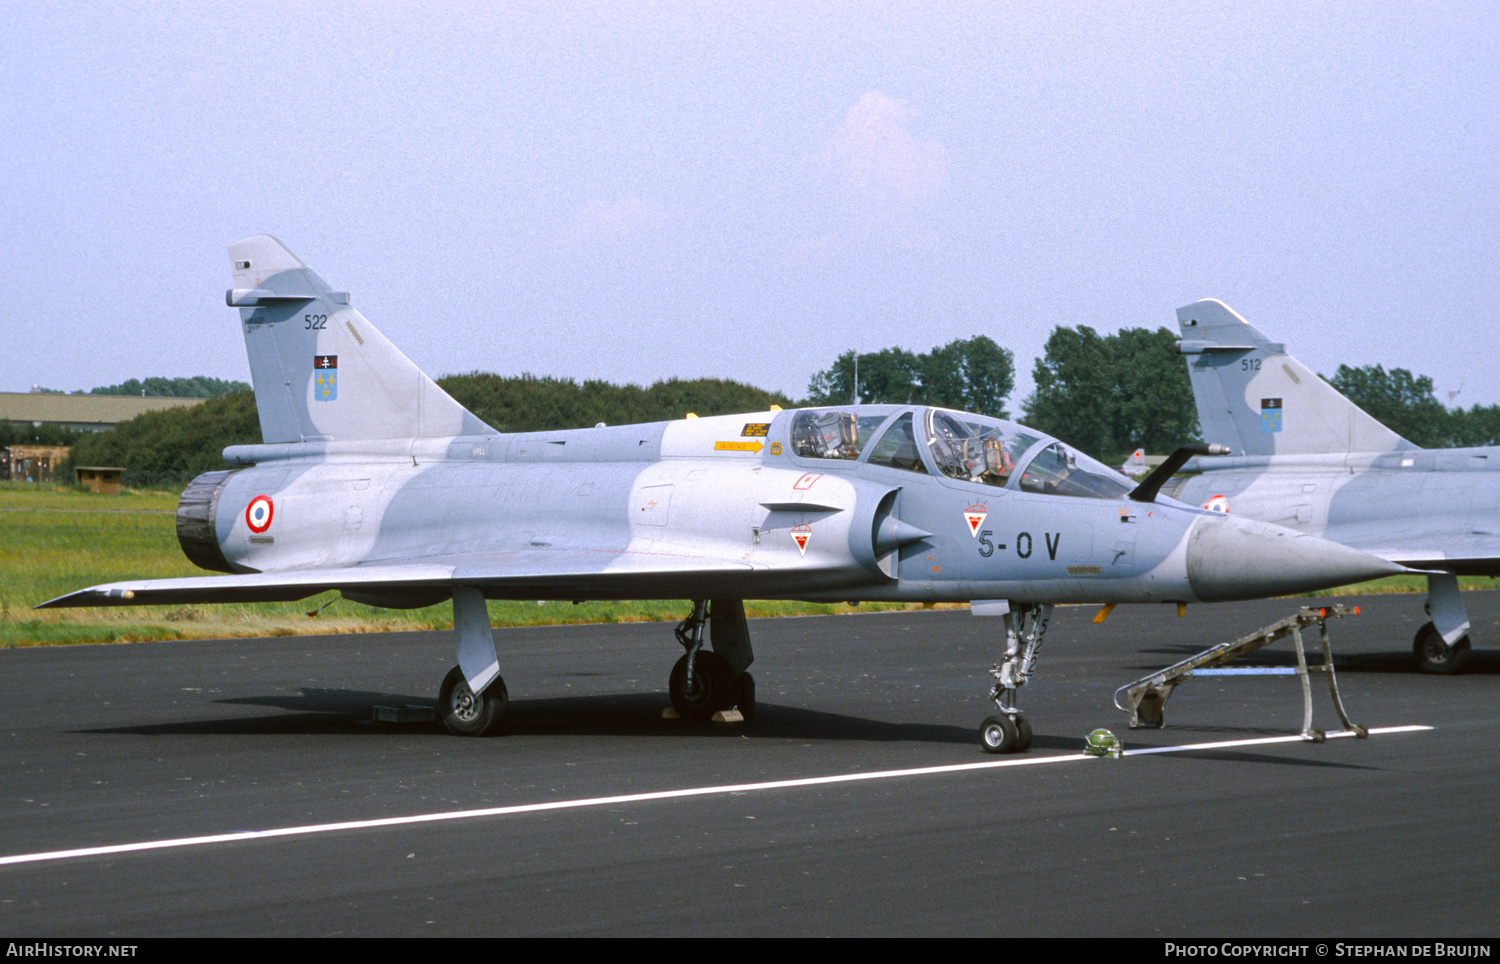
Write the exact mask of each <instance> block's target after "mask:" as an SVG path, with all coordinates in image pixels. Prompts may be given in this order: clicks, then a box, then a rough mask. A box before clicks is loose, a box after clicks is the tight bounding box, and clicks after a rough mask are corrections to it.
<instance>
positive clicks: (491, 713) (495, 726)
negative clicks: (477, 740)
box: [438, 666, 510, 736]
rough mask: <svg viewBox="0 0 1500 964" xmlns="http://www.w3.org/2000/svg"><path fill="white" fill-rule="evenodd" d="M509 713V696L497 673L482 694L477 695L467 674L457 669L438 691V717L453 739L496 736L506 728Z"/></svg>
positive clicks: (503, 681)
mask: <svg viewBox="0 0 1500 964" xmlns="http://www.w3.org/2000/svg"><path fill="white" fill-rule="evenodd" d="M509 711H510V694H509V693H507V692H506V691H505V680H503V679H501V678H500V676H499V675H498V674H497V675H496V676H495V677H494V678H493V679H491V680H490V685H488V686H486V687H485V688H484V691H483V692H482V693H475V692H474V691H473V690H472V689H471V688H470V687H469V681H468V680H467V679H464V671H463V670H462V669H460V668H459V667H457V666H455V667H453V668H452V669H451V670H449V671H448V675H447V676H445V677H444V678H443V686H442V689H440V690H438V716H439V717H440V718H441V719H442V721H443V725H444V726H446V727H447V728H448V732H449V733H452V734H453V735H454V736H494V735H495V734H496V733H499V732H500V729H501V727H503V726H504V725H505V717H506V714H507V713H508V712H509Z"/></svg>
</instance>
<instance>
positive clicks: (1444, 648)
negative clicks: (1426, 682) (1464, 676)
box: [1411, 623, 1469, 676]
mask: <svg viewBox="0 0 1500 964" xmlns="http://www.w3.org/2000/svg"><path fill="white" fill-rule="evenodd" d="M1411 648H1412V655H1413V656H1415V657H1416V658H1417V669H1419V670H1421V671H1422V672H1424V673H1433V674H1436V675H1438V676H1452V675H1453V674H1454V673H1462V672H1463V670H1464V667H1465V666H1466V665H1468V662H1469V637H1467V636H1464V637H1463V638H1461V639H1460V640H1459V641H1458V642H1456V643H1454V644H1453V645H1452V646H1449V645H1448V644H1447V643H1445V642H1443V637H1442V635H1441V634H1440V633H1439V632H1438V631H1437V628H1436V627H1434V626H1433V625H1432V623H1428V624H1427V625H1425V626H1423V627H1422V628H1421V629H1419V630H1417V636H1416V638H1415V639H1413V640H1412V645H1411Z"/></svg>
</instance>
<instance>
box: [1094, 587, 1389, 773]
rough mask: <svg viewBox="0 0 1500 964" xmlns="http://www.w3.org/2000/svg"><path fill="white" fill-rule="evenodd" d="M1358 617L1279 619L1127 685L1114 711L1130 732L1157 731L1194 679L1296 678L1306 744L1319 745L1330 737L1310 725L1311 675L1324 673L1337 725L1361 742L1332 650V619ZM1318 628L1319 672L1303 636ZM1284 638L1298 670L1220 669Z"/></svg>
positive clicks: (1344, 611)
mask: <svg viewBox="0 0 1500 964" xmlns="http://www.w3.org/2000/svg"><path fill="white" fill-rule="evenodd" d="M1357 615H1359V607H1358V606H1305V607H1303V608H1302V609H1300V610H1298V611H1297V612H1295V613H1293V614H1292V615H1290V616H1287V617H1286V618H1285V619H1279V620H1277V621H1276V622H1274V623H1272V624H1271V625H1269V626H1266V627H1264V628H1262V629H1258V630H1256V631H1255V632H1253V633H1247V634H1246V635H1244V636H1241V637H1240V638H1239V639H1235V640H1231V641H1229V642H1227V643H1219V644H1218V645H1217V646H1212V647H1210V648H1208V649H1205V650H1204V651H1203V652H1201V653H1199V654H1197V655H1196V656H1190V657H1188V658H1187V659H1185V660H1182V661H1181V662H1178V663H1173V664H1172V665H1171V666H1168V667H1167V668H1165V669H1162V670H1158V671H1157V672H1155V673H1152V674H1150V675H1149V676H1143V677H1141V678H1140V679H1138V680H1136V681H1135V682H1133V683H1126V684H1125V685H1124V686H1122V687H1120V688H1119V689H1117V690H1115V707H1116V708H1118V709H1121V710H1124V711H1125V712H1127V713H1129V714H1130V727H1131V729H1137V728H1140V727H1153V728H1159V727H1161V726H1163V725H1164V723H1165V720H1164V719H1163V709H1164V707H1165V706H1166V703H1167V697H1169V696H1171V695H1172V690H1173V689H1175V688H1176V687H1178V686H1180V685H1182V683H1184V682H1186V681H1187V680H1189V679H1191V678H1192V677H1194V676H1230V675H1236V676H1240V675H1243V676H1249V675H1276V676H1289V675H1293V674H1295V675H1296V676H1298V677H1300V678H1301V680H1302V738H1303V739H1304V740H1312V741H1314V742H1318V743H1321V742H1323V740H1324V739H1326V738H1327V734H1326V733H1324V732H1323V731H1322V730H1317V729H1314V728H1313V725H1312V685H1311V683H1310V680H1309V674H1310V673H1325V674H1327V676H1328V692H1329V695H1330V696H1331V697H1332V698H1333V707H1334V710H1335V711H1337V713H1338V715H1339V720H1340V722H1342V723H1343V725H1344V730H1343V732H1345V733H1351V734H1353V735H1354V736H1357V737H1361V738H1363V737H1365V736H1367V735H1368V733H1367V731H1366V730H1365V728H1364V727H1362V726H1359V725H1358V724H1356V723H1351V722H1350V721H1349V715H1348V714H1347V713H1345V712H1344V701H1343V700H1342V699H1341V698H1340V696H1339V686H1338V677H1337V676H1335V675H1334V672H1333V650H1332V649H1331V648H1330V646H1329V644H1328V619H1329V617H1330V616H1338V617H1344V616H1357ZM1314 624H1316V625H1317V627H1318V630H1319V639H1320V642H1321V643H1322V646H1323V665H1321V666H1309V665H1308V663H1307V656H1306V655H1305V654H1304V652H1303V648H1302V630H1303V629H1305V628H1307V627H1309V626H1312V625H1314ZM1286 636H1291V637H1292V639H1293V640H1294V641H1295V642H1296V650H1297V666H1296V668H1295V669H1293V668H1291V667H1279V666H1277V667H1269V666H1268V667H1235V668H1231V669H1225V668H1222V667H1223V666H1224V664H1225V663H1228V662H1229V661H1230V660H1233V659H1235V658H1236V657H1239V656H1243V655H1245V654H1246V653H1252V652H1254V651H1255V650H1257V649H1260V648H1261V647H1262V646H1268V645H1270V644H1271V643H1274V642H1276V641H1277V640H1279V639H1282V638H1284V637H1286ZM1121 696H1124V697H1125V698H1126V699H1128V700H1129V705H1128V706H1122V705H1121V704H1120V698H1121Z"/></svg>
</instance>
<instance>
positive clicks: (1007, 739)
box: [979, 713, 1031, 753]
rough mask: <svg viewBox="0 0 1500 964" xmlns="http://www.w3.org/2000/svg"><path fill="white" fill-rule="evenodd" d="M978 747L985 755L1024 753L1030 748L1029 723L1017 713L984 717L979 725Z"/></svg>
mask: <svg viewBox="0 0 1500 964" xmlns="http://www.w3.org/2000/svg"><path fill="white" fill-rule="evenodd" d="M979 745H980V747H981V748H983V749H984V752H986V753H1025V752H1026V750H1027V748H1028V747H1030V746H1031V722H1030V721H1029V720H1027V719H1026V717H1024V716H1022V715H1020V714H1019V713H1017V714H1016V715H1015V716H1014V717H1010V716H1005V715H1000V716H990V717H986V718H985V721H984V722H983V723H981V724H980V725H979Z"/></svg>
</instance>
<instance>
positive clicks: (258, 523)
mask: <svg viewBox="0 0 1500 964" xmlns="http://www.w3.org/2000/svg"><path fill="white" fill-rule="evenodd" d="M275 514H276V507H275V506H274V505H272V504H271V497H270V496H269V495H257V496H256V497H255V498H253V499H251V500H250V504H249V505H248V506H246V507H245V525H247V526H249V527H250V531H251V532H265V531H266V530H267V529H269V528H271V517H272V516H273V515H275Z"/></svg>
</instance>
